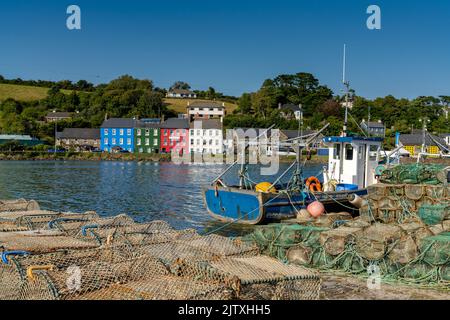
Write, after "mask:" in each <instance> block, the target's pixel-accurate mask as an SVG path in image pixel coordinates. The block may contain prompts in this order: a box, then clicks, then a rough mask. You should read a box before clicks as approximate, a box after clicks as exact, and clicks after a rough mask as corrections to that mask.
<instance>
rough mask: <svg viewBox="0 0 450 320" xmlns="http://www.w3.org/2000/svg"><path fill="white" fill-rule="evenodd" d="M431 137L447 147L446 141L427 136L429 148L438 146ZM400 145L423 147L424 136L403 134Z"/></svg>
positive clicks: (426, 140)
mask: <svg viewBox="0 0 450 320" xmlns="http://www.w3.org/2000/svg"><path fill="white" fill-rule="evenodd" d="M430 136H431V137H432V138H433V139H434V140H436V141H437V142H438V143H440V144H442V145H444V146H445V141H444V140H443V139H442V138H440V137H437V136H434V135H430V134H426V135H425V145H427V146H437V145H438V144H437V143H436V142H434V141H433V139H431V138H430ZM400 143H401V144H402V145H404V146H421V145H422V143H423V135H422V134H418V133H413V134H401V135H400Z"/></svg>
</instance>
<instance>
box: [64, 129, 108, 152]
mask: <svg viewBox="0 0 450 320" xmlns="http://www.w3.org/2000/svg"><path fill="white" fill-rule="evenodd" d="M56 145H57V146H61V147H63V148H66V149H75V150H76V151H89V150H95V149H100V129H92V128H65V129H64V130H63V131H62V132H58V133H57V134H56Z"/></svg>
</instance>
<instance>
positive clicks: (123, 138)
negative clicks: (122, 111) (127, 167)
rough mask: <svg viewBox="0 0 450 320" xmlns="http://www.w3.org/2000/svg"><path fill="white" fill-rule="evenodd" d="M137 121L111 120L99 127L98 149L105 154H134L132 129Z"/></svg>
mask: <svg viewBox="0 0 450 320" xmlns="http://www.w3.org/2000/svg"><path fill="white" fill-rule="evenodd" d="M135 127H137V120H135V119H127V118H124V119H122V118H111V119H107V120H105V121H104V122H103V124H102V125H101V127H100V149H101V150H102V151H105V152H119V151H128V152H134V148H135V143H134V128H135Z"/></svg>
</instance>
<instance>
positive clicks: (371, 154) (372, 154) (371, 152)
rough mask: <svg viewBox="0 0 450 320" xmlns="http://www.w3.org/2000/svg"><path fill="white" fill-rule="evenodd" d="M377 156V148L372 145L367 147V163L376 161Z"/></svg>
mask: <svg viewBox="0 0 450 320" xmlns="http://www.w3.org/2000/svg"><path fill="white" fill-rule="evenodd" d="M377 154H378V146H376V145H373V144H372V145H370V146H369V161H376V160H377Z"/></svg>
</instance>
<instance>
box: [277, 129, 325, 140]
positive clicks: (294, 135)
mask: <svg viewBox="0 0 450 320" xmlns="http://www.w3.org/2000/svg"><path fill="white" fill-rule="evenodd" d="M280 131H281V133H282V134H284V135H285V136H286V137H287V138H288V139H294V138H297V137H299V136H302V137H304V136H309V135H312V134H314V133H316V132H317V131H315V130H309V129H306V130H303V131H302V132H300V133H299V131H298V130H280Z"/></svg>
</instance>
